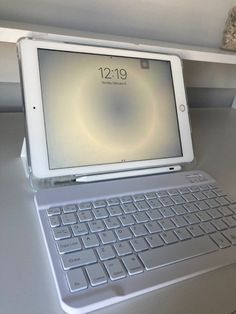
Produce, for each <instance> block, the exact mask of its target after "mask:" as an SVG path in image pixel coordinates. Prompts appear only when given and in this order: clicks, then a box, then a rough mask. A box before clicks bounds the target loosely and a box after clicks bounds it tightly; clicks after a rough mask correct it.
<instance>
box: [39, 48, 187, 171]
mask: <svg viewBox="0 0 236 314" xmlns="http://www.w3.org/2000/svg"><path fill="white" fill-rule="evenodd" d="M38 58H39V73H40V84H41V92H42V103H43V112H44V123H45V133H46V134H45V136H46V141H47V152H48V163H49V169H61V168H70V167H80V166H90V165H103V164H113V163H124V162H131V161H141V160H152V159H163V158H173V157H181V156H183V153H182V147H181V141H180V133H179V126H178V119H177V112H176V102H175V93H174V88H173V80H172V73H171V65H170V62H169V61H164V60H152V59H140V58H133V57H121V56H114V55H113V56H110V55H101V54H92V53H81V52H67V51H56V50H50V49H41V48H40V49H38Z"/></svg>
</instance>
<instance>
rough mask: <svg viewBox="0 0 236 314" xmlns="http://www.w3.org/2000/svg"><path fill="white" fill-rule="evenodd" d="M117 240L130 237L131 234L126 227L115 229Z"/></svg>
mask: <svg viewBox="0 0 236 314" xmlns="http://www.w3.org/2000/svg"><path fill="white" fill-rule="evenodd" d="M115 233H116V235H117V237H118V239H119V240H127V239H131V238H132V234H131V232H130V230H129V229H128V228H126V227H125V228H119V229H116V230H115Z"/></svg>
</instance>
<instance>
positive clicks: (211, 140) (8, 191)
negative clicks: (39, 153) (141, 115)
mask: <svg viewBox="0 0 236 314" xmlns="http://www.w3.org/2000/svg"><path fill="white" fill-rule="evenodd" d="M191 118H192V129H193V140H194V148H195V153H196V158H197V161H196V163H195V164H194V167H195V168H199V169H202V170H207V171H208V172H209V173H210V174H211V175H212V176H214V177H215V178H216V179H217V181H218V183H220V184H221V185H222V186H223V187H224V188H225V189H226V190H227V191H228V192H229V193H231V194H232V195H234V196H235V197H236V110H235V109H201V110H200V109H195V110H192V111H191ZM23 136H24V125H23V115H22V114H21V113H17V114H16V113H2V114H0V243H1V245H0V248H1V257H0V314H16V313H17V314H42V313H43V314H44V313H45V314H47V313H50V314H60V313H63V311H62V310H61V309H60V307H59V303H58V300H57V295H56V291H55V288H54V282H53V278H52V275H51V271H50V268H49V262H48V258H47V255H46V249H45V247H44V244H43V241H42V236H41V231H40V229H39V224H38V220H37V217H36V213H35V210H34V205H33V193H32V191H31V189H30V187H29V184H28V181H27V179H26V178H25V175H24V170H23V165H22V163H21V160H20V157H19V155H20V150H21V144H22V139H23ZM233 311H236V264H234V265H231V266H228V267H225V268H222V269H219V270H216V271H213V272H210V273H207V274H205V275H201V276H199V277H195V278H193V279H190V280H187V281H184V282H181V283H179V284H175V285H172V286H169V287H167V288H163V289H160V290H157V291H155V292H152V293H148V294H145V295H143V296H141V297H138V298H134V299H131V300H129V301H127V302H123V303H120V304H118V305H114V306H112V307H109V308H106V309H102V310H100V311H98V312H97V313H99V314H108V313H112V314H116V313H117V314H118V313H119V314H120V313H125V314H144V313H145V314H149V313H158V314H159V313H160V314H230V313H232V312H233Z"/></svg>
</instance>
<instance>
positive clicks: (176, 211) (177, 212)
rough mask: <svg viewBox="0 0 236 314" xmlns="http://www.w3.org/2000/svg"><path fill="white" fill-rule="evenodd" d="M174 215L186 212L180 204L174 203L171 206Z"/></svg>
mask: <svg viewBox="0 0 236 314" xmlns="http://www.w3.org/2000/svg"><path fill="white" fill-rule="evenodd" d="M171 208H172V209H173V211H174V212H175V213H176V215H183V214H186V213H187V210H186V209H185V208H184V206H182V205H176V206H172V207H171Z"/></svg>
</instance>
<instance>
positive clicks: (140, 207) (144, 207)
mask: <svg viewBox="0 0 236 314" xmlns="http://www.w3.org/2000/svg"><path fill="white" fill-rule="evenodd" d="M135 206H136V207H137V209H138V210H139V211H142V210H148V209H150V207H149V205H148V203H147V202H146V201H140V202H136V203H135Z"/></svg>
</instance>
